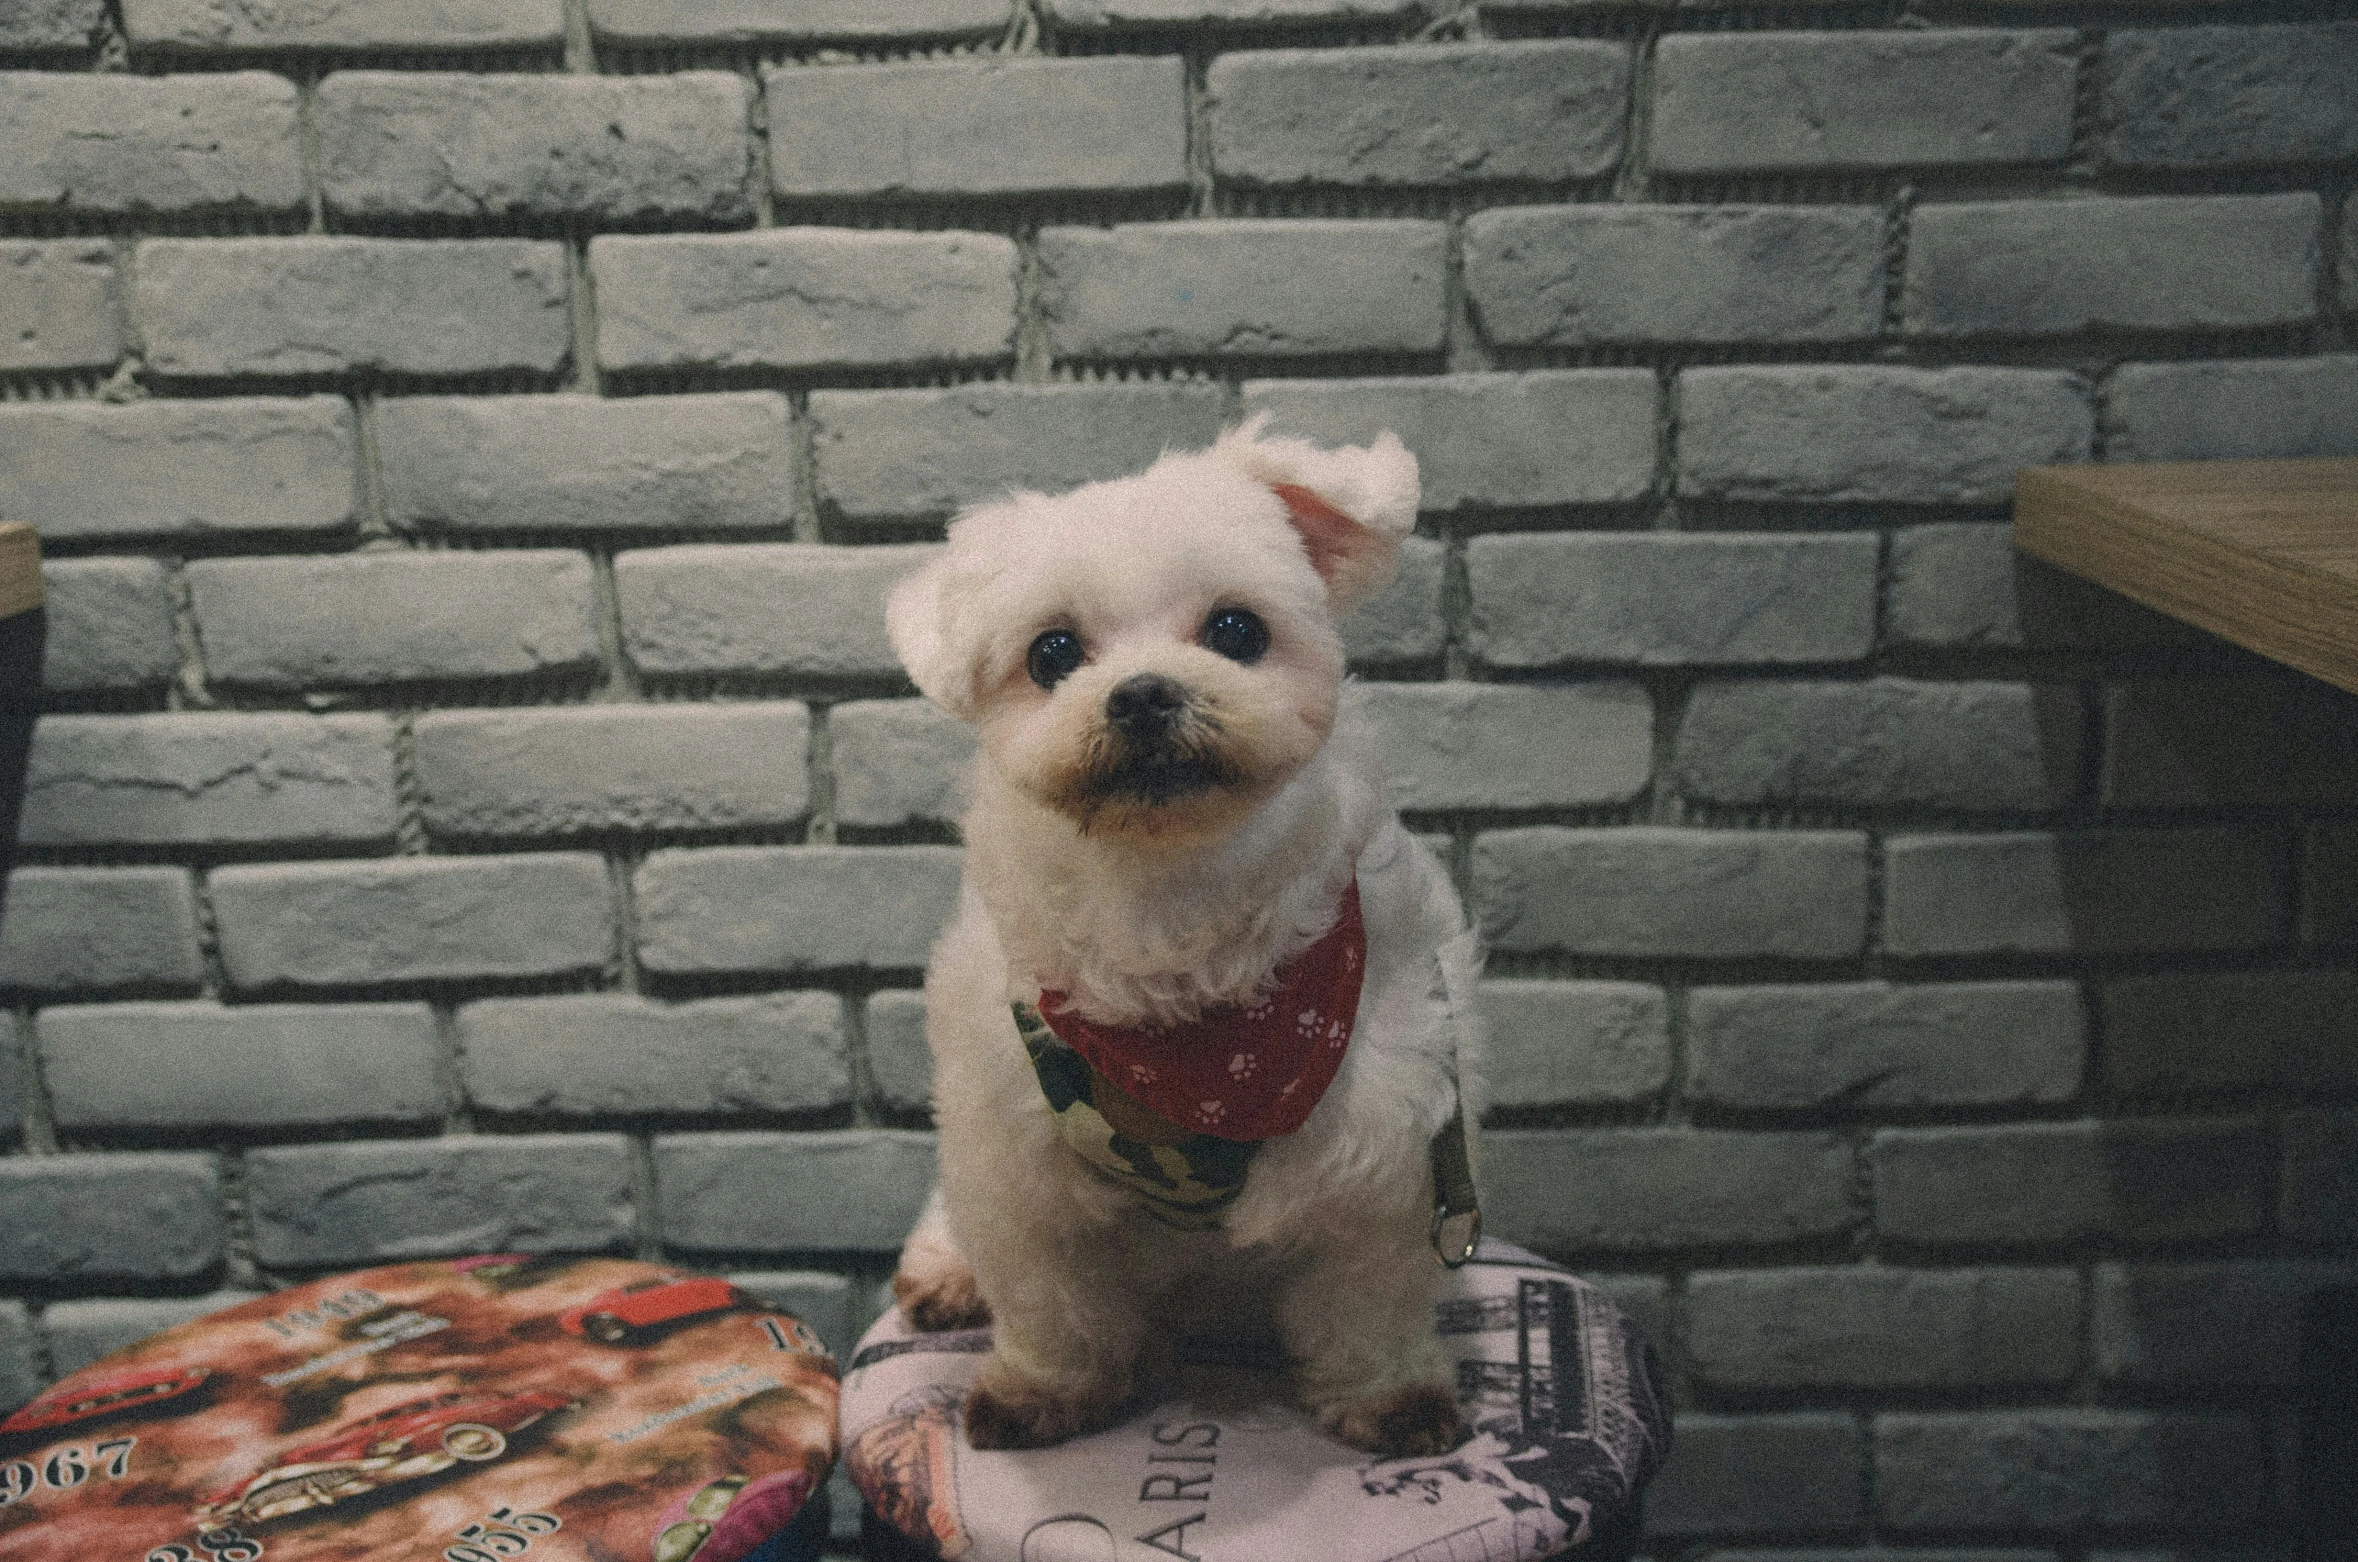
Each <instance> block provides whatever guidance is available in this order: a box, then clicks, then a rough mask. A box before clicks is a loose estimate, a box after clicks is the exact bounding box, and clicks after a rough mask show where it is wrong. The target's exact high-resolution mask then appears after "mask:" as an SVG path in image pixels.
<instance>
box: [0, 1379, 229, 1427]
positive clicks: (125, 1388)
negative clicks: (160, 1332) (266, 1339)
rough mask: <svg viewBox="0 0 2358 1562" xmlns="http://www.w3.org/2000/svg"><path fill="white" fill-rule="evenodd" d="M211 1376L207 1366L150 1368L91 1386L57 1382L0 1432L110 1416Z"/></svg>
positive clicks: (169, 1395)
mask: <svg viewBox="0 0 2358 1562" xmlns="http://www.w3.org/2000/svg"><path fill="white" fill-rule="evenodd" d="M212 1375H213V1373H212V1369H211V1368H209V1367H151V1368H149V1369H148V1370H147V1371H145V1372H131V1373H125V1374H123V1375H122V1376H120V1377H112V1378H101V1379H99V1380H98V1381H97V1382H95V1383H85V1382H80V1381H76V1382H71V1383H61V1384H59V1385H58V1386H57V1387H55V1388H53V1389H51V1390H50V1391H49V1392H48V1393H46V1394H43V1395H41V1396H39V1397H38V1398H36V1399H35V1400H34V1401H33V1402H32V1403H31V1404H29V1405H26V1406H25V1407H24V1408H23V1409H22V1410H19V1411H18V1412H17V1413H16V1414H15V1415H12V1416H10V1417H9V1418H8V1419H7V1420H5V1421H0V1433H10V1432H45V1431H47V1430H49V1428H51V1427H53V1426H64V1425H66V1424H67V1423H69V1422H73V1421H87V1420H89V1419H90V1418H91V1417H93V1416H110V1415H113V1414H114V1413H115V1412H117V1411H119V1410H129V1409H131V1408H132V1407H133V1406H136V1405H152V1404H154V1403H155V1402H156V1401H157V1400H159V1399H173V1398H177V1397H178V1396H179V1395H182V1394H185V1393H187V1392H188V1391H189V1390H190V1389H192V1388H195V1387H196V1386H197V1385H198V1384H200V1383H202V1382H204V1381H205V1379H207V1378H209V1377H211V1376H212Z"/></svg>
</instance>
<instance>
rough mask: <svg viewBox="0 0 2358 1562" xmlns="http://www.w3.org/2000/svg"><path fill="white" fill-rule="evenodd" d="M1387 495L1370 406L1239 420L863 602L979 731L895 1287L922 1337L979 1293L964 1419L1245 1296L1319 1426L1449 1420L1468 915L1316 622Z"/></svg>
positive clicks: (1016, 1401)
mask: <svg viewBox="0 0 2358 1562" xmlns="http://www.w3.org/2000/svg"><path fill="white" fill-rule="evenodd" d="M1416 509H1417V473H1416V460H1415V458H1414V457H1413V456H1411V455H1410V454H1409V453H1408V452H1407V451H1406V450H1405V449H1403V448H1402V446H1401V444H1400V441H1399V440H1398V439H1396V438H1394V437H1393V436H1392V435H1390V434H1385V435H1383V436H1382V437H1381V438H1379V439H1378V440H1376V442H1375V443H1374V444H1373V445H1370V446H1367V447H1365V448H1356V449H1343V450H1320V449H1317V448H1314V447H1312V446H1310V445H1307V444H1304V443H1302V442H1300V441H1295V440H1284V439H1270V438H1264V437H1262V435H1261V432H1260V424H1259V423H1258V422H1255V423H1253V424H1249V425H1247V426H1246V427H1245V428H1243V429H1240V430H1236V431H1233V432H1231V433H1229V434H1227V435H1226V436H1224V437H1222V438H1221V439H1220V441H1219V442H1218V443H1217V444H1215V445H1214V446H1213V448H1212V449H1210V450H1208V451H1203V452H1198V453H1192V454H1185V455H1165V456H1164V457H1163V458H1162V459H1161V460H1159V461H1157V462H1156V463H1155V464H1154V465H1153V466H1152V467H1151V468H1150V469H1148V470H1147V471H1146V472H1144V473H1143V474H1141V475H1139V476H1136V477H1128V478H1123V479H1120V480H1118V481H1114V482H1106V483H1096V484H1092V485H1090V486H1088V487H1085V488H1081V489H1079V490H1076V491H1074V492H1072V493H1068V494H1064V495H1062V496H1059V497H1056V498H1047V497H1043V496H1041V495H1038V494H1020V495H1017V496H1015V497H1013V498H1010V499H1008V500H1006V501H1004V502H1001V503H998V504H993V505H990V506H987V507H984V508H980V509H976V510H973V511H970V512H969V513H967V514H965V515H963V516H961V517H960V518H959V519H958V520H957V521H956V522H954V523H953V524H952V525H951V527H950V533H949V537H950V540H949V546H948V548H947V549H945V550H944V552H943V553H942V554H941V555H939V556H938V557H936V558H934V559H933V560H931V561H930V562H928V563H927V564H926V565H925V566H923V567H922V568H920V569H919V570H918V571H917V572H916V573H915V574H913V575H912V576H910V577H909V578H907V579H906V580H903V581H902V582H901V583H899V584H898V585H897V586H896V587H895V588H894V589H893V591H892V593H891V596H890V598H889V601H888V603H887V609H886V621H887V624H888V626H889V628H890V630H891V634H892V641H893V645H894V647H895V649H896V650H897V651H898V652H899V654H900V657H901V660H902V662H903V663H904V664H905V665H906V666H907V668H908V671H909V675H910V677H911V678H913V679H914V680H915V681H916V684H917V687H918V688H919V689H921V690H922V691H924V693H925V694H926V695H927V696H928V697H930V698H931V699H933V700H934V701H935V702H936V703H938V704H939V705H941V706H942V707H943V708H944V709H946V710H948V711H950V712H951V713H952V714H954V715H956V716H958V717H960V718H961V719H963V720H966V721H970V722H972V723H973V724H974V725H975V726H976V727H977V728H978V729H979V737H980V750H981V752H980V756H979V759H978V762H977V775H976V778H975V796H974V802H973V807H972V810H971V812H969V813H968V815H967V817H966V821H965V836H966V870H965V872H966V877H965V885H964V889H963V893H962V894H961V897H960V900H959V907H958V914H957V917H956V919H955V921H954V922H953V923H952V925H951V926H950V928H949V930H948V931H947V932H946V933H945V934H944V935H943V937H942V940H941V942H940V944H939V945H938V946H937V947H936V948H935V950H934V954H933V961H932V965H931V968H930V970H929V971H928V973H927V977H926V988H925V1000H926V1031H927V1038H928V1040H929V1042H930V1043H931V1046H932V1049H933V1055H934V1067H935V1081H934V1094H935V1099H936V1102H937V1106H936V1117H937V1120H938V1124H939V1128H940V1135H941V1137H940V1149H941V1182H940V1185H939V1187H938V1189H937V1190H936V1192H935V1196H934V1198H933V1200H932V1201H931V1203H930V1204H929V1205H928V1207H927V1210H926V1213H925V1216H924V1217H923V1218H922V1219H921V1220H920V1222H919V1224H918V1227H917V1229H916V1231H914V1232H913V1233H912V1234H911V1235H910V1238H909V1242H908V1246H907V1248H906V1249H905V1250H904V1252H903V1253H902V1255H901V1264H900V1271H899V1273H898V1274H897V1275H896V1276H895V1277H894V1281H893V1284H894V1290H895V1292H896V1294H897V1295H898V1296H899V1298H900V1300H901V1302H902V1304H903V1305H904V1307H905V1308H906V1309H907V1311H908V1312H909V1314H910V1316H911V1317H912V1319H913V1320H914V1321H915V1322H916V1323H917V1324H918V1325H919V1326H920V1327H922V1328H950V1327H958V1326H963V1325H969V1324H977V1323H980V1322H982V1321H984V1319H985V1318H986V1317H987V1318H988V1319H989V1320H991V1321H992V1322H993V1324H994V1326H995V1330H996V1333H995V1337H994V1342H993V1348H992V1351H991V1353H990V1355H989V1357H988V1358H987V1359H986V1360H985V1361H984V1362H983V1363H982V1366H981V1369H980V1372H979V1375H978V1377H977V1379H976V1383H975V1387H974V1389H973V1391H972V1393H971V1394H970V1395H969V1396H968V1398H967V1401H966V1405H965V1414H964V1421H965V1425H966V1429H967V1435H968V1437H969V1439H970V1440H971V1441H972V1442H973V1444H974V1446H976V1447H978V1448H991V1447H1000V1448H1007V1447H1031V1446H1037V1445H1040V1444H1046V1443H1053V1442H1056V1441H1059V1440H1061V1439H1063V1438H1066V1437H1069V1436H1072V1435H1073V1434H1074V1433H1076V1432H1080V1431H1084V1430H1087V1429H1089V1428H1091V1427H1094V1426H1097V1425H1100V1424H1102V1423H1104V1422H1105V1421H1106V1420H1108V1419H1109V1418H1110V1417H1111V1416H1112V1415H1113V1413H1114V1412H1115V1411H1116V1410H1117V1409H1118V1408H1119V1407H1120V1406H1121V1405H1122V1404H1123V1403H1124V1402H1125V1401H1126V1400H1128V1399H1129V1398H1130V1397H1131V1396H1132V1394H1133V1393H1134V1392H1136V1391H1138V1390H1139V1389H1140V1388H1142V1387H1144V1386H1145V1385H1146V1384H1147V1382H1148V1381H1149V1380H1150V1379H1151V1378H1152V1377H1153V1376H1154V1374H1155V1370H1156V1369H1157V1368H1159V1367H1160V1366H1161V1365H1162V1364H1163V1363H1164V1362H1166V1361H1167V1359H1168V1354H1169V1342H1170V1340H1171V1338H1172V1337H1173V1335H1174V1334H1175V1333H1179V1332H1188V1333H1197V1332H1202V1331H1204V1330H1207V1329H1208V1330H1219V1331H1227V1332H1231V1333H1237V1334H1241V1335H1246V1336H1250V1335H1251V1334H1252V1333H1253V1332H1254V1329H1255V1325H1256V1323H1257V1325H1258V1332H1259V1334H1260V1336H1261V1337H1263V1338H1266V1337H1267V1334H1268V1332H1269V1330H1270V1329H1271V1327H1272V1326H1273V1327H1274V1330H1275V1334H1276V1337H1277V1340H1278V1341H1279V1342H1280V1343H1282V1345H1283V1346H1284V1348H1285V1349H1286V1351H1287V1353H1288V1354H1289V1355H1290V1357H1291V1358H1292V1359H1293V1361H1294V1362H1295V1364H1296V1374H1297V1382H1298V1385H1299V1389H1300V1392H1301V1393H1302V1396H1303V1398H1304V1399H1305V1401H1306V1402H1307V1404H1308V1405H1309V1406H1310V1408H1311V1409H1312V1410H1314V1411H1315V1412H1316V1414H1317V1416H1318V1418H1319V1420H1320V1422H1321V1424H1322V1425H1324V1426H1325V1427H1326V1428H1327V1429H1328V1430H1329V1431H1331V1432H1333V1433H1334V1434H1335V1435H1336V1436H1338V1437H1340V1438H1342V1439H1343V1440H1344V1441H1346V1442H1349V1443H1351V1444H1353V1445H1355V1446H1357V1447H1359V1448H1362V1449H1366V1450H1369V1451H1371V1452H1374V1453H1378V1454H1383V1455H1404V1454H1412V1453H1435V1452H1439V1451H1441V1450H1442V1449H1445V1448H1448V1447H1450V1446H1452V1445H1453V1444H1454V1443H1455V1442H1456V1441H1457V1440H1458V1438H1459V1435H1460V1426H1459V1420H1458V1413H1457V1397H1456V1394H1455V1392H1454V1385H1453V1384H1452V1382H1451V1381H1450V1375H1449V1372H1448V1366H1447V1363H1446V1361H1445V1360H1444V1358H1443V1356H1442V1353H1441V1351H1440V1349H1439V1346H1438V1343H1437V1341H1436V1340H1435V1338H1434V1335H1433V1324H1432V1319H1433V1299H1434V1294H1435V1291H1436V1289H1437V1286H1438V1282H1439V1280H1440V1278H1441V1275H1442V1265H1441V1263H1440V1262H1438V1261H1436V1249H1444V1250H1447V1251H1448V1256H1449V1258H1450V1259H1451V1261H1456V1260H1458V1259H1461V1258H1462V1257H1463V1256H1464V1254H1465V1253H1466V1252H1470V1251H1471V1246H1472V1241H1473V1234H1472V1231H1471V1230H1470V1229H1469V1227H1471V1226H1472V1225H1473V1224H1475V1223H1476V1222H1477V1221H1478V1216H1475V1215H1474V1214H1473V1211H1472V1181H1471V1175H1470V1162H1469V1160H1468V1154H1467V1151H1468V1145H1467V1142H1466V1137H1465V1135H1466V1130H1465V1127H1464V1125H1465V1123H1466V1122H1467V1121H1468V1120H1470V1118H1471V1117H1472V1116H1473V1115H1474V1114H1476V1113H1478V1111H1479V1109H1480V1105H1481V1102H1480V1098H1479V1079H1478V1073H1479V1070H1478V1068H1477V1066H1476V1060H1475V1059H1474V1058H1473V1057H1472V1056H1471V1055H1470V1053H1471V1048H1472V1045H1473V1040H1472V1026H1471V1024H1470V1014H1469V1012H1468V1011H1469V1008H1470V994H1471V980H1472V976H1473V971H1474V965H1475V954H1474V942H1473V935H1472V934H1471V933H1470V932H1468V931H1467V929H1466V922H1465V916H1464V913H1463V912H1462V911H1461V910H1460V908H1459V906H1458V903H1457V899H1456V896H1455V895H1454V894H1453V893H1452V891H1451V889H1450V886H1449V883H1448V880H1447V878H1446V877H1445V876H1444V875H1443V873H1442V871H1441V869H1440V867H1439V865H1438V864H1436V863H1435V862H1434V861H1433V860H1432V858H1431V856H1430V855H1429V854H1428V853H1427V852H1426V851H1425V850H1424V849H1423V848H1422V847H1420V846H1419V845H1418V844H1417V843H1416V842H1415V841H1413V840H1412V839H1411V838H1410V837H1409V836H1408V834H1407V833H1406V831H1405V830H1404V829H1403V828H1402V827H1401V824H1400V821H1399V819H1398V817H1397V816H1396V815H1395V814H1394V813H1393V811H1392V809H1391V808H1390V806H1389V805H1388V803H1387V802H1386V800H1385V784H1384V775H1383V767H1382V761H1381V757H1380V754H1379V742H1378V736H1377V734H1376V733H1375V732H1374V731H1373V730H1372V728H1371V726H1370V724H1369V722H1368V720H1367V718H1366V717H1365V716H1364V714H1363V713H1362V712H1361V711H1360V709H1359V707H1358V703H1357V702H1356V701H1355V700H1354V699H1353V698H1352V697H1351V691H1350V690H1348V689H1347V688H1346V687H1345V685H1344V681H1343V649H1342V643H1341V640H1340V638H1339V637H1338V635H1337V633H1336V630H1335V621H1336V620H1337V619H1338V618H1340V617H1342V616H1343V615H1344V614H1345V613H1347V612H1349V611H1350V609H1351V608H1353V607H1354V606H1356V605H1357V604H1358V603H1360V602H1361V601H1363V600H1365V599H1366V598H1367V597H1368V596H1369V595H1370V594H1371V593H1373V592H1374V591H1376V590H1377V589H1379V588H1380V587H1381V586H1382V585H1383V584H1384V583H1385V582H1386V581H1387V580H1388V579H1389V578H1390V577H1391V574H1392V571H1393V568H1394V565H1395V562H1396V556H1397V552H1398V548H1399V538H1400V537H1401V536H1402V535H1403V534H1405V533H1406V532H1407V531H1408V530H1409V529H1410V527H1411V526H1412V525H1413V524H1414V523H1415V520H1416ZM1437 1190H1438V1192H1439V1195H1440V1197H1439V1200H1438V1202H1437V1197H1436V1194H1437ZM1445 1217H1446V1218H1445ZM1445 1228H1446V1229H1445Z"/></svg>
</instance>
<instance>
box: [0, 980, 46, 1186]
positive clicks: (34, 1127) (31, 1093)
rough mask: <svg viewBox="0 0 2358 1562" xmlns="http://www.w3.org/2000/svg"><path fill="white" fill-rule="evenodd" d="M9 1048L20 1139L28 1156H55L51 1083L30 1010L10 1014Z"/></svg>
mask: <svg viewBox="0 0 2358 1562" xmlns="http://www.w3.org/2000/svg"><path fill="white" fill-rule="evenodd" d="M8 1023H9V1038H8V1040H9V1046H10V1047H11V1048H12V1049H13V1050H14V1051H15V1053H16V1107H17V1119H18V1123H17V1138H18V1143H19V1146H20V1148H21V1150H22V1153H24V1154H26V1155H55V1154H57V1153H58V1148H57V1119H56V1117H55V1116H54V1115H53V1114H52V1113H51V1111H50V1109H49V1090H48V1081H47V1080H46V1079H45V1078H44V1077H43V1075H42V1072H41V1051H40V1048H39V1047H37V1046H36V1045H34V1041H33V1011H32V1009H31V1007H30V1006H24V1007H19V1008H15V1009H12V1010H10V1011H9V1017H8Z"/></svg>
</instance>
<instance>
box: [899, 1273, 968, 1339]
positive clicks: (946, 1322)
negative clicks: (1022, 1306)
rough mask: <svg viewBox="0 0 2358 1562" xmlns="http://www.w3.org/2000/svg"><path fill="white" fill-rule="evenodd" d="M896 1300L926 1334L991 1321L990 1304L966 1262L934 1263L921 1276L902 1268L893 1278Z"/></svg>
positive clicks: (911, 1320)
mask: <svg viewBox="0 0 2358 1562" xmlns="http://www.w3.org/2000/svg"><path fill="white" fill-rule="evenodd" d="M892 1295H893V1300H895V1301H897V1302H899V1303H900V1304H901V1311H902V1312H903V1313H905V1314H907V1315H908V1319H909V1321H910V1322H911V1323H913V1324H915V1325H916V1326H917V1327H918V1328H919V1329H922V1330H923V1331H925V1332H926V1333H927V1334H938V1333H940V1332H941V1331H942V1330H944V1329H979V1328H982V1327H983V1326H984V1325H985V1324H988V1323H989V1322H990V1321H991V1307H990V1304H989V1303H988V1302H986V1301H984V1300H983V1297H982V1288H981V1287H979V1286H977V1285H976V1284H975V1283H974V1271H973V1270H971V1269H969V1268H967V1267H966V1265H965V1264H963V1263H955V1264H952V1263H942V1264H931V1265H928V1266H927V1267H926V1271H925V1273H923V1274H922V1275H916V1274H911V1273H910V1272H909V1271H908V1270H907V1269H902V1270H900V1271H899V1272H898V1273H896V1274H895V1275H894V1276H893V1277H892Z"/></svg>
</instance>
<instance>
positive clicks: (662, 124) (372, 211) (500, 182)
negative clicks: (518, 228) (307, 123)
mask: <svg viewBox="0 0 2358 1562" xmlns="http://www.w3.org/2000/svg"><path fill="white" fill-rule="evenodd" d="M751 97H752V93H751V90H750V89H749V88H748V87H747V85H746V83H745V81H744V78H742V77H740V76H736V75H734V74H731V73H729V72H726V71H681V72H678V73H676V74H672V75H661V76H567V75H516V76H502V75H473V74H459V73H456V72H448V73H445V72H426V71H338V72H336V73H335V74H334V75H331V76H329V77H328V78H327V79H326V80H325V81H323V82H321V83H320V84H319V91H318V94H317V96H316V97H315V98H314V99H313V107H312V121H313V123H314V124H315V125H317V127H318V136H319V182H320V188H321V190H322V191H323V192H324V194H325V196H326V199H327V205H328V209H329V210H331V211H335V212H340V213H342V214H344V215H346V216H349V217H361V218H382V217H412V216H437V217H505V216H510V215H515V214H529V215H532V216H543V217H545V216H557V215H581V216H587V217H592V218H595V219H597V220H599V221H604V222H649V221H667V222H681V221H688V222H714V223H736V222H747V221H750V220H751V219H752V217H753V195H752V191H751V189H750V188H749V186H750V181H751V174H752V167H753V154H752V148H751V145H750V143H749V141H748V139H747V129H746V125H747V118H748V111H749V108H750V101H751Z"/></svg>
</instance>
